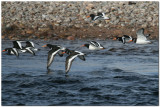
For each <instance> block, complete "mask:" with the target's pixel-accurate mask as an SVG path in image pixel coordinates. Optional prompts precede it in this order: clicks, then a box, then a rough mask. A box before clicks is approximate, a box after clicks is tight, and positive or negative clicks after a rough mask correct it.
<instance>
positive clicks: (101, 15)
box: [87, 12, 109, 21]
mask: <svg viewBox="0 0 160 107" xmlns="http://www.w3.org/2000/svg"><path fill="white" fill-rule="evenodd" d="M89 17H91V20H93V21H95V20H109V18H108V17H106V16H105V14H104V13H100V12H99V13H97V15H94V14H90V15H89V16H87V18H89Z"/></svg>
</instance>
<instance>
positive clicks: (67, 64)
mask: <svg viewBox="0 0 160 107" xmlns="http://www.w3.org/2000/svg"><path fill="white" fill-rule="evenodd" d="M76 57H77V55H69V56H67V57H66V64H65V68H66V74H67V73H68V72H69V70H70V68H71V65H72V62H73V60H74V59H75V58H76Z"/></svg>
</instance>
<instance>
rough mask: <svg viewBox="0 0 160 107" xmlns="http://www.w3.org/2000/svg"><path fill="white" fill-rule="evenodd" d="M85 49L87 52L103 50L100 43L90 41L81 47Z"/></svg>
mask: <svg viewBox="0 0 160 107" xmlns="http://www.w3.org/2000/svg"><path fill="white" fill-rule="evenodd" d="M84 46H85V47H87V48H88V49H89V50H102V49H105V48H104V47H103V46H102V45H101V44H100V43H98V42H96V41H90V42H89V44H84V45H82V46H81V47H84Z"/></svg>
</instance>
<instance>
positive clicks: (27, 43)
mask: <svg viewBox="0 0 160 107" xmlns="http://www.w3.org/2000/svg"><path fill="white" fill-rule="evenodd" d="M27 47H30V48H31V49H32V50H34V51H38V50H40V49H38V48H35V45H34V43H33V42H32V41H26V46H25V48H27Z"/></svg>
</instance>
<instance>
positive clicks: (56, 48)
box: [42, 44, 65, 69]
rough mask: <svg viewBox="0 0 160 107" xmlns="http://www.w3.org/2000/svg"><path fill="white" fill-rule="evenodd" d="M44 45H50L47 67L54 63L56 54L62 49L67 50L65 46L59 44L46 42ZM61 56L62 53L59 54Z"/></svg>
mask: <svg viewBox="0 0 160 107" xmlns="http://www.w3.org/2000/svg"><path fill="white" fill-rule="evenodd" d="M42 47H49V48H50V51H49V52H48V59H47V69H48V68H49V67H50V65H51V64H52V62H53V60H54V57H55V55H56V54H57V53H58V52H59V51H61V50H65V48H64V47H61V46H58V45H51V44H46V45H44V46H42ZM59 56H62V55H61V54H59Z"/></svg>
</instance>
